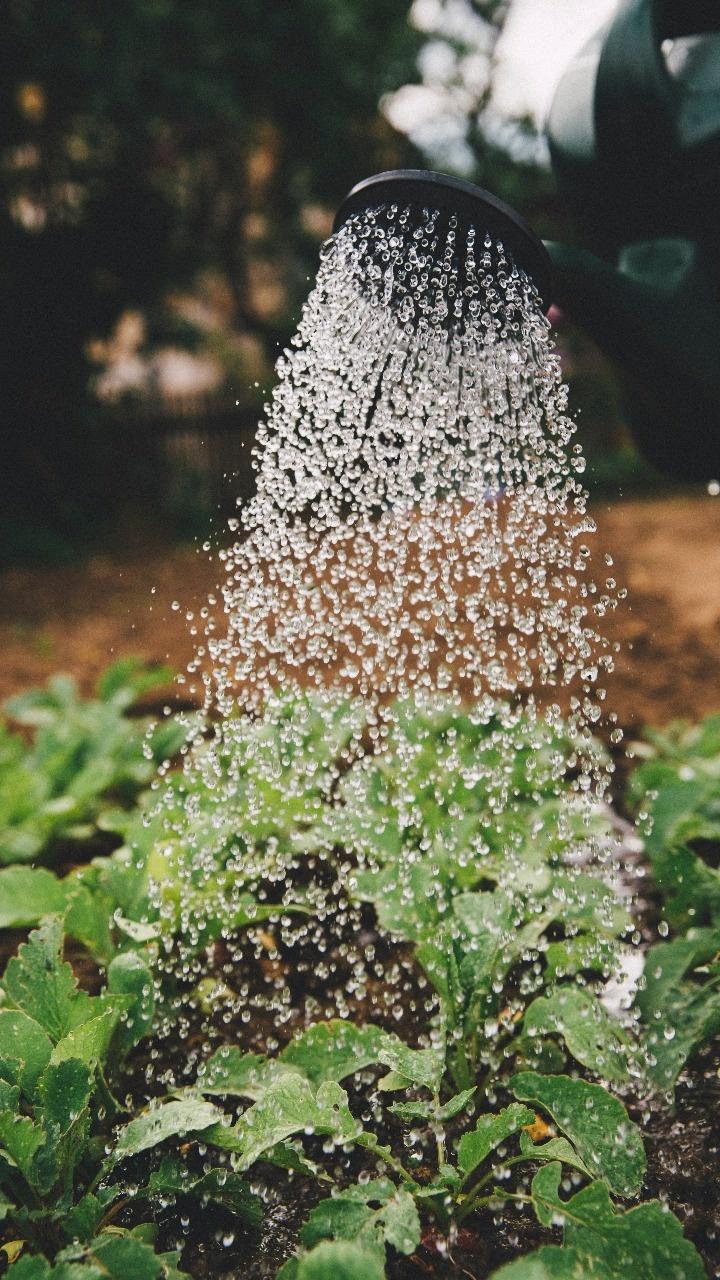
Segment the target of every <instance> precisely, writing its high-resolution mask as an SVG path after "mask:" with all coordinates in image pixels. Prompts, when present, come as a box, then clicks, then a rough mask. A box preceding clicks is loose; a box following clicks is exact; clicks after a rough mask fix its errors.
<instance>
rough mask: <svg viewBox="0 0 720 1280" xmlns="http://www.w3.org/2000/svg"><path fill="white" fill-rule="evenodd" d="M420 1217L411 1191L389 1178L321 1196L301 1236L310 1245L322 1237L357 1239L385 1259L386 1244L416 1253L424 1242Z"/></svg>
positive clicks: (316, 1242)
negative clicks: (324, 1198)
mask: <svg viewBox="0 0 720 1280" xmlns="http://www.w3.org/2000/svg"><path fill="white" fill-rule="evenodd" d="M420 1235H421V1229H420V1219H419V1217H418V1213H417V1209H416V1208H415V1201H414V1200H413V1197H412V1196H411V1195H410V1194H409V1192H407V1191H405V1190H404V1189H403V1188H402V1187H400V1188H397V1187H395V1186H394V1185H393V1183H392V1182H390V1180H389V1179H387V1178H382V1179H375V1180H374V1181H373V1182H369V1183H366V1184H364V1185H361V1184H356V1185H355V1186H351V1187H348V1188H347V1189H346V1190H345V1191H343V1192H341V1193H340V1195H337V1196H332V1197H331V1198H330V1199H327V1200H321V1201H320V1204H318V1205H317V1206H316V1207H315V1208H314V1209H313V1210H312V1212H311V1214H310V1216H309V1218H308V1220H307V1223H306V1224H305V1226H304V1227H303V1229H302V1231H301V1233H300V1238H301V1240H302V1242H303V1244H305V1245H306V1246H307V1247H308V1248H311V1247H312V1246H313V1245H316V1244H318V1243H319V1241H321V1240H327V1239H331V1240H356V1241H357V1243H358V1244H361V1245H362V1246H363V1247H364V1248H365V1249H367V1250H368V1251H369V1252H372V1253H377V1255H378V1257H380V1258H381V1259H382V1258H383V1257H384V1254H385V1244H390V1245H392V1246H393V1248H394V1249H397V1250H398V1252H399V1253H405V1254H409V1253H413V1252H414V1250H415V1249H416V1248H417V1246H418V1244H419V1242H420Z"/></svg>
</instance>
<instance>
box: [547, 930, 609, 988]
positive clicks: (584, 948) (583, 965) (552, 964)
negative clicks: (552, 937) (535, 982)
mask: <svg viewBox="0 0 720 1280" xmlns="http://www.w3.org/2000/svg"><path fill="white" fill-rule="evenodd" d="M616 960H617V946H616V943H615V942H614V941H612V940H610V939H608V938H602V937H599V936H598V935H597V934H595V933H578V934H576V935H575V936H574V937H572V938H563V939H562V940H561V941H560V942H551V943H549V945H548V948H547V950H546V952H545V972H546V974H547V978H548V980H549V981H551V982H554V981H556V980H557V979H558V978H572V977H574V976H575V974H578V973H582V972H584V971H588V972H593V973H602V974H609V973H610V972H611V970H612V968H613V965H614V964H615V963H616Z"/></svg>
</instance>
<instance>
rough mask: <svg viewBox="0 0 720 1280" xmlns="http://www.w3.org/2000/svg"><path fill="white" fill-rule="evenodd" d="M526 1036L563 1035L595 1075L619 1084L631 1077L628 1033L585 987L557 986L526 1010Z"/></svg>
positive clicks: (584, 1064)
mask: <svg viewBox="0 0 720 1280" xmlns="http://www.w3.org/2000/svg"><path fill="white" fill-rule="evenodd" d="M523 1029H524V1032H525V1034H526V1035H528V1036H530V1037H532V1036H540V1035H559V1036H561V1037H562V1039H563V1040H564V1041H565V1044H566V1045H567V1048H568V1051H569V1052H570V1053H571V1054H572V1056H573V1058H575V1059H576V1060H577V1061H578V1062H581V1063H582V1065H583V1066H584V1067H588V1068H589V1070H590V1071H592V1072H594V1074H595V1075H598V1076H601V1077H602V1079H604V1080H609V1081H612V1082H613V1083H615V1084H622V1083H625V1082H626V1081H627V1079H628V1059H629V1057H630V1053H631V1045H630V1040H629V1038H628V1036H627V1035H626V1034H625V1033H624V1031H623V1029H622V1027H620V1026H619V1025H618V1023H617V1022H616V1021H614V1020H613V1019H611V1018H610V1016H609V1014H608V1013H607V1012H606V1010H605V1009H604V1008H603V1006H602V1005H601V1004H600V1002H599V1000H598V999H597V998H596V997H595V996H593V995H592V994H591V993H590V992H589V991H587V990H586V989H585V988H584V987H578V986H572V987H556V988H555V989H554V990H551V991H549V992H548V993H547V995H544V996H538V997H537V999H536V1000H533V1002H532V1004H530V1005H529V1006H528V1008H527V1009H526V1010H525V1016H524V1018H523Z"/></svg>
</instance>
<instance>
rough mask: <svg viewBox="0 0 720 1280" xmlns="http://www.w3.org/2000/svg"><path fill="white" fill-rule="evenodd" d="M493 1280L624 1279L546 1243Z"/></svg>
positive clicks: (581, 1257) (493, 1275)
mask: <svg viewBox="0 0 720 1280" xmlns="http://www.w3.org/2000/svg"><path fill="white" fill-rule="evenodd" d="M490 1280H620V1277H617V1276H612V1275H611V1273H610V1272H609V1271H607V1270H606V1268H605V1267H603V1266H602V1264H600V1267H599V1269H598V1267H597V1266H596V1264H595V1263H594V1262H593V1263H589V1262H588V1260H587V1259H586V1258H584V1257H583V1255H582V1254H581V1253H578V1251H577V1249H566V1248H563V1247H562V1246H561V1245H556V1244H546V1245H543V1247H542V1248H541V1249H538V1250H537V1252H536V1253H528V1254H526V1255H525V1257H523V1258H516V1259H515V1260H514V1261H513V1262H508V1263H506V1265H505V1266H504V1267H500V1270H499V1271H493V1273H492V1275H491V1276H490ZM623 1280H629V1277H623Z"/></svg>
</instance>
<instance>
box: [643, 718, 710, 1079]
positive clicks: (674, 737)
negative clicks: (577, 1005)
mask: <svg viewBox="0 0 720 1280" xmlns="http://www.w3.org/2000/svg"><path fill="white" fill-rule="evenodd" d="M646 739H647V741H646V742H644V743H639V744H637V745H636V747H635V751H636V754H637V755H639V756H640V757H641V758H642V763H641V764H640V765H639V766H638V767H637V768H636V769H635V771H634V772H633V774H632V775H631V777H630V780H629V785H628V796H629V800H630V803H631V804H632V805H633V807H634V809H635V811H636V812H637V813H638V817H639V821H640V822H641V825H642V829H643V831H644V836H645V848H646V851H647V854H648V857H649V859H650V863H651V866H652V871H653V875H654V878H655V881H656V884H657V887H658V889H659V890H660V894H661V896H662V910H663V918H664V919H663V925H662V931H663V932H664V933H665V935H667V933H668V929H669V928H672V930H673V931H674V934H675V936H674V937H673V938H672V939H670V940H668V941H658V942H657V943H656V944H655V945H654V946H653V947H651V948H650V950H649V951H648V953H647V957H646V963H645V972H644V975H643V981H642V984H641V988H640V990H639V992H638V996H637V1001H636V1003H637V1007H638V1009H639V1011H640V1013H641V1016H642V1018H643V1022H644V1024H645V1028H646V1040H647V1046H648V1053H649V1066H648V1073H649V1075H650V1078H651V1080H652V1081H653V1082H654V1084H655V1085H656V1086H657V1087H659V1088H663V1089H665V1090H671V1089H672V1088H673V1087H674V1085H675V1083H676V1081H677V1078H678V1076H679V1075H680V1072H681V1071H682V1070H683V1068H684V1067H685V1065H686V1063H687V1061H688V1060H689V1058H690V1057H691V1056H692V1054H693V1053H694V1052H695V1051H696V1050H697V1049H700V1048H702V1046H703V1045H705V1044H708V1043H709V1042H710V1041H711V1040H712V1039H713V1037H714V1036H715V1035H716V1034H717V1033H718V1031H720V927H718V926H720V871H718V867H717V866H716V865H714V863H716V862H717V849H718V847H719V846H720V716H709V717H708V718H707V719H705V720H703V721H702V722H701V723H700V724H699V725H695V726H690V725H688V724H686V723H685V722H684V721H676V722H675V723H673V724H671V725H669V726H668V727H667V728H666V729H664V730H647V731H646Z"/></svg>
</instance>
